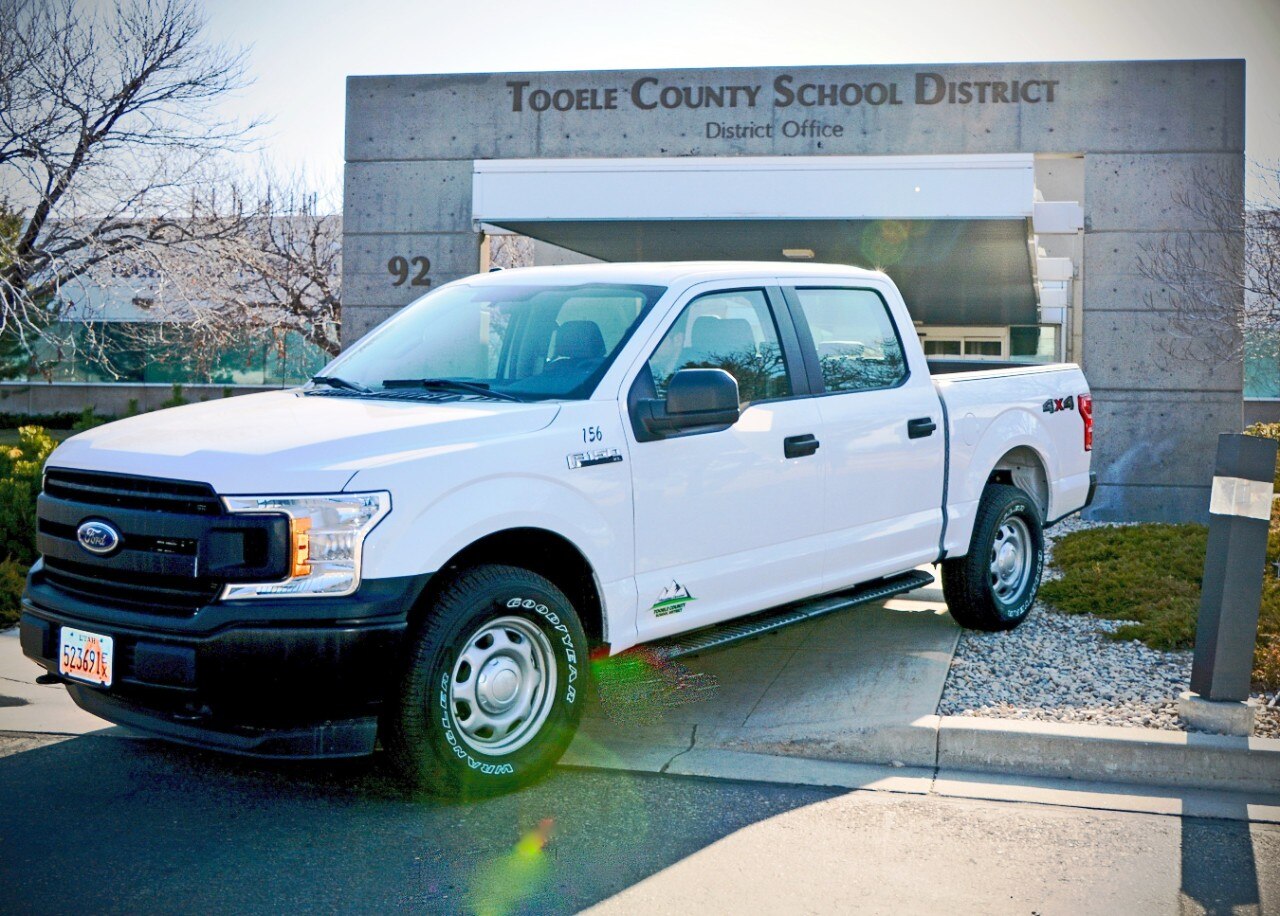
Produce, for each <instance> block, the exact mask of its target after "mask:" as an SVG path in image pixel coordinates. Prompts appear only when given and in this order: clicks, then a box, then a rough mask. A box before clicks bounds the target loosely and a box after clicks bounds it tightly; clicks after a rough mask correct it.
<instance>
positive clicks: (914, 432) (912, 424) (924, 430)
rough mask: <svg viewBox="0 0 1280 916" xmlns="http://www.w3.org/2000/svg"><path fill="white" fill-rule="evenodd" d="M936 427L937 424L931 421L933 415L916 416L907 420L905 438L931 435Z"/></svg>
mask: <svg viewBox="0 0 1280 916" xmlns="http://www.w3.org/2000/svg"><path fill="white" fill-rule="evenodd" d="M937 428H938V424H937V423H934V422H933V417H916V418H915V419H914V420H908V421H907V438H909V439H923V438H924V437H925V436H932V435H933V431H934V430H935V429H937Z"/></svg>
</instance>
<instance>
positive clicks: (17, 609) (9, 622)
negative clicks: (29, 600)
mask: <svg viewBox="0 0 1280 916" xmlns="http://www.w3.org/2000/svg"><path fill="white" fill-rule="evenodd" d="M26 583H27V568H26V567H25V566H23V565H22V564H21V563H19V562H18V561H17V560H0V630H6V629H8V628H9V627H11V626H13V625H14V624H16V623H17V622H18V616H19V615H20V614H21V613H22V589H23V587H24V586H25V585H26Z"/></svg>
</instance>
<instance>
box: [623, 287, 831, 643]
mask: <svg viewBox="0 0 1280 916" xmlns="http://www.w3.org/2000/svg"><path fill="white" fill-rule="evenodd" d="M682 368H721V369H724V370H726V371H727V372H729V373H730V374H731V375H733V376H734V377H735V378H736V379H737V381H738V386H739V395H740V401H741V405H742V414H741V417H740V418H739V420H738V422H737V423H735V424H733V425H732V426H730V427H728V428H713V429H709V430H694V431H689V432H685V433H681V434H676V435H668V436H667V437H666V438H656V437H654V436H652V435H649V434H647V433H646V432H645V430H644V428H643V426H642V425H641V424H639V423H638V422H636V421H634V420H632V422H631V423H630V433H631V438H632V441H631V442H630V443H629V445H630V449H629V451H630V464H631V473H632V480H633V494H634V497H633V498H634V501H635V543H636V585H637V588H638V590H639V608H638V625H637V629H638V633H639V638H640V639H641V640H642V641H643V640H647V639H654V638H657V637H660V636H664V635H667V634H670V633H674V632H679V631H683V630H689V629H694V628H696V627H699V626H705V625H707V624H711V623H715V622H718V621H720V620H725V619H728V618H730V617H736V616H738V615H740V614H745V613H750V612H752V611H756V610H760V609H762V608H766V607H770V606H772V605H775V604H778V603H781V602H784V601H788V600H791V599H793V598H798V597H803V596H806V595H809V594H814V593H816V592H818V591H820V589H821V583H822V555H821V535H822V512H821V503H820V499H821V487H822V465H821V461H822V459H821V457H819V456H818V454H816V452H815V451H814V450H812V449H808V448H805V447H803V446H802V447H800V448H797V447H796V446H795V443H796V442H797V441H800V442H803V441H804V440H805V437H812V438H814V439H818V438H820V437H821V430H820V429H819V428H818V424H819V416H818V409H817V406H816V405H815V403H814V401H813V400H812V399H811V398H809V397H807V394H808V379H807V374H806V373H805V370H804V366H803V357H802V356H801V353H800V350H799V343H798V339H797V337H796V334H795V329H794V327H793V326H792V325H791V321H790V316H789V313H788V311H787V309H786V306H785V304H784V302H783V299H782V296H781V293H780V291H779V290H778V289H777V288H776V287H773V288H769V287H768V286H767V285H766V284H763V283H762V284H759V285H744V286H741V287H735V288H732V289H725V288H717V287H715V286H711V285H706V284H703V285H700V286H698V287H695V288H694V289H693V290H691V291H690V292H688V293H686V294H685V296H683V297H682V298H681V300H680V301H679V303H678V304H677V307H676V308H674V309H673V310H672V312H671V315H670V316H669V320H668V321H667V322H666V323H665V324H664V326H663V328H662V330H661V331H659V332H658V333H657V334H656V335H655V336H654V338H653V339H651V340H650V341H649V344H648V346H647V347H646V349H645V353H644V356H643V358H642V361H641V362H640V363H639V364H638V365H636V366H635V367H633V369H632V372H631V374H630V375H629V376H628V378H627V381H626V383H625V384H626V387H625V388H624V390H625V391H628V392H629V396H628V405H629V409H630V410H631V412H632V415H633V417H634V414H635V412H634V409H633V408H634V405H635V404H636V403H637V402H638V401H639V400H641V399H643V398H649V397H659V398H660V397H663V396H664V395H665V389H666V385H667V382H668V381H669V380H670V378H671V376H672V375H674V374H675V372H676V371H678V370H679V369H682ZM629 419H630V418H629ZM789 440H790V442H791V445H790V446H789V445H788V441H789Z"/></svg>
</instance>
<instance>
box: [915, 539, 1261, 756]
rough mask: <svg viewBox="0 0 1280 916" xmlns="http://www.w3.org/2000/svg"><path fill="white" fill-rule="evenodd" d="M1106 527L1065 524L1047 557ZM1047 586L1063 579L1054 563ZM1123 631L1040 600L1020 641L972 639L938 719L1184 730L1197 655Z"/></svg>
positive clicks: (966, 636)
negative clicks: (1061, 543) (1182, 704)
mask: <svg viewBox="0 0 1280 916" xmlns="http://www.w3.org/2000/svg"><path fill="white" fill-rule="evenodd" d="M1107 524H1108V523H1105V522H1087V521H1084V520H1083V519H1081V518H1080V517H1079V516H1074V517H1072V518H1069V519H1066V520H1065V521H1062V522H1060V523H1058V524H1057V525H1055V526H1054V527H1053V528H1051V529H1050V530H1049V531H1047V532H1045V549H1046V553H1047V554H1049V555H1052V552H1053V543H1054V541H1056V540H1057V539H1058V538H1060V537H1062V536H1063V535H1065V534H1069V533H1071V532H1072V531H1080V530H1083V529H1086V528H1097V527H1104V526H1106V525H1107ZM1045 578H1046V579H1050V578H1056V576H1055V574H1054V573H1052V572H1050V571H1049V570H1048V568H1047V564H1046V569H1045ZM1121 623H1122V621H1117V620H1100V619H1098V618H1095V617H1090V616H1087V615H1068V614H1059V613H1057V612H1055V611H1053V610H1052V609H1050V608H1047V607H1045V606H1044V605H1043V604H1041V603H1040V602H1038V601H1037V602H1036V604H1035V606H1034V607H1033V608H1032V610H1031V614H1030V616H1029V617H1028V618H1027V619H1026V621H1024V622H1023V624H1022V625H1021V626H1020V627H1018V628H1017V629H1016V630H1013V631H1012V632H1009V633H978V632H974V631H970V630H965V631H964V632H963V633H962V634H961V635H960V642H959V644H958V645H957V646H956V654H955V657H954V658H953V659H952V661H951V670H950V672H949V673H948V675H947V683H946V686H945V687H944V688H943V690H942V700H941V702H940V703H939V704H938V713H939V715H944V716H986V717H991V718H999V719H1038V720H1042V721H1049V722H1088V723H1092V724H1095V725H1122V726H1137V727H1140V728H1162V729H1168V730H1172V731H1185V730H1186V728H1187V723H1186V722H1185V721H1183V719H1182V717H1181V716H1179V715H1178V703H1177V697H1178V694H1180V693H1181V692H1183V691H1184V690H1186V689H1187V687H1188V684H1189V683H1190V680H1191V653H1190V652H1162V651H1160V650H1157V649H1150V648H1148V647H1147V646H1144V645H1143V644H1142V643H1140V642H1138V641H1137V640H1128V641H1125V642H1117V641H1115V640H1112V639H1108V638H1107V634H1108V633H1111V632H1114V631H1115V629H1116V628H1117V627H1119V626H1120V625H1121ZM1259 699H1261V700H1262V701H1263V703H1264V704H1265V703H1266V702H1268V700H1269V699H1270V698H1269V697H1261V696H1260V697H1259ZM1255 734H1257V735H1260V736H1264V737H1273V738H1276V737H1280V709H1277V708H1275V707H1271V708H1268V709H1263V710H1261V711H1260V712H1259V715H1258V720H1257V726H1256V728H1255Z"/></svg>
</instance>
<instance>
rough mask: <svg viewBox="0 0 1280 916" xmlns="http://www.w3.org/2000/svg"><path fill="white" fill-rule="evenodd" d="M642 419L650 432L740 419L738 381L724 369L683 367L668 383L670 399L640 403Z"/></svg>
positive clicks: (647, 400)
mask: <svg viewBox="0 0 1280 916" xmlns="http://www.w3.org/2000/svg"><path fill="white" fill-rule="evenodd" d="M639 407H640V421H641V422H642V423H643V424H644V426H645V429H647V430H649V432H651V433H667V432H674V431H677V430H682V429H693V428H695V427H699V426H732V425H733V424H734V423H737V422H738V417H739V416H740V415H741V409H740V408H739V406H738V380H737V379H735V378H734V377H733V376H732V375H730V374H729V373H728V372H725V371H724V370H723V369H681V370H680V371H679V372H677V373H676V374H675V375H673V376H671V381H670V382H668V383H667V399H666V400H665V401H659V400H656V399H653V398H648V399H646V400H644V401H641V402H640V405H639Z"/></svg>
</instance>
